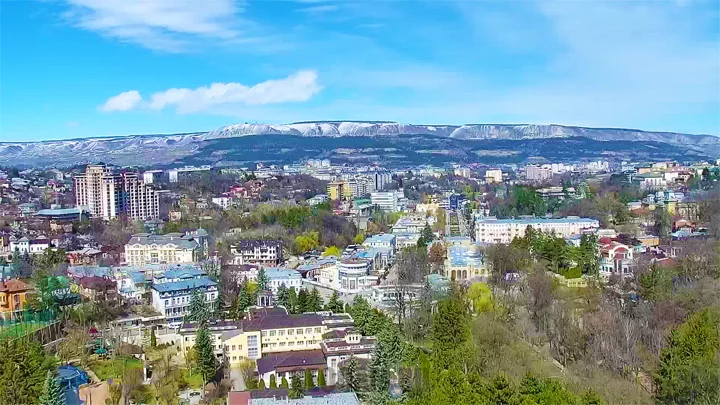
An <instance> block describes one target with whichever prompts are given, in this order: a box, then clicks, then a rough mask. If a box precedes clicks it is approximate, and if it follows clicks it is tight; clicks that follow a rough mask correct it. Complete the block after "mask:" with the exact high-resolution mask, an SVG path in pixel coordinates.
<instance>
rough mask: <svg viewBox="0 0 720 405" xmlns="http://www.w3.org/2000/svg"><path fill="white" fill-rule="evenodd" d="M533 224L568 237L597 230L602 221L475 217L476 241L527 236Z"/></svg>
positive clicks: (504, 240) (538, 229)
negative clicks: (526, 232) (529, 227)
mask: <svg viewBox="0 0 720 405" xmlns="http://www.w3.org/2000/svg"><path fill="white" fill-rule="evenodd" d="M528 226H531V227H532V228H533V229H535V230H537V231H542V232H545V233H551V232H554V233H555V235H557V236H560V237H563V238H567V237H569V236H572V235H577V234H580V233H582V231H585V230H596V229H598V228H599V227H600V223H599V222H598V221H597V220H596V219H591V218H580V217H572V216H571V217H565V218H523V219H497V218H495V217H484V218H478V217H476V218H475V241H476V242H481V243H510V242H512V240H513V239H515V238H516V237H518V238H522V237H523V236H525V230H526V229H527V227H528Z"/></svg>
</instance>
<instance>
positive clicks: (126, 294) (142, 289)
mask: <svg viewBox="0 0 720 405" xmlns="http://www.w3.org/2000/svg"><path fill="white" fill-rule="evenodd" d="M149 285H150V282H149V281H148V280H147V279H146V278H145V274H143V273H141V272H139V271H128V272H125V273H120V274H119V277H118V278H117V289H118V293H120V295H121V296H122V297H123V298H125V299H128V300H135V301H142V300H143V295H145V293H147V292H148V286H149Z"/></svg>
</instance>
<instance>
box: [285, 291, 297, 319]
mask: <svg viewBox="0 0 720 405" xmlns="http://www.w3.org/2000/svg"><path fill="white" fill-rule="evenodd" d="M297 304H298V296H297V292H296V291H295V288H290V290H289V291H288V306H287V307H286V308H287V310H288V312H290V313H291V314H296V313H298V311H297V306H298V305H297Z"/></svg>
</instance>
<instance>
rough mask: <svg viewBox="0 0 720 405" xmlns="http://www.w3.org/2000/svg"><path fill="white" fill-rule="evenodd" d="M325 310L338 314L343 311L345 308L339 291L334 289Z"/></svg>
mask: <svg viewBox="0 0 720 405" xmlns="http://www.w3.org/2000/svg"><path fill="white" fill-rule="evenodd" d="M325 310H326V311H330V312H333V313H336V314H339V313H342V312H343V311H344V310H345V309H344V308H343V303H342V301H340V296H339V295H338V292H337V291H333V293H332V295H331V296H330V300H329V301H328V302H327V304H326V305H325Z"/></svg>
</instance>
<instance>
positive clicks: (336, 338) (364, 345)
mask: <svg viewBox="0 0 720 405" xmlns="http://www.w3.org/2000/svg"><path fill="white" fill-rule="evenodd" d="M376 342H377V339H376V338H375V337H374V336H363V335H362V334H361V333H360V332H358V331H356V330H335V331H330V332H328V333H326V334H325V335H324V336H323V341H322V344H321V346H322V351H323V353H324V354H325V359H326V361H327V363H326V366H327V368H326V370H327V373H326V375H325V381H326V383H327V384H328V385H335V384H337V383H339V380H340V373H339V369H340V363H342V362H343V361H345V360H347V359H349V358H350V356H354V357H356V358H359V359H366V360H370V358H371V354H372V352H373V350H374V349H375V346H376Z"/></svg>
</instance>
